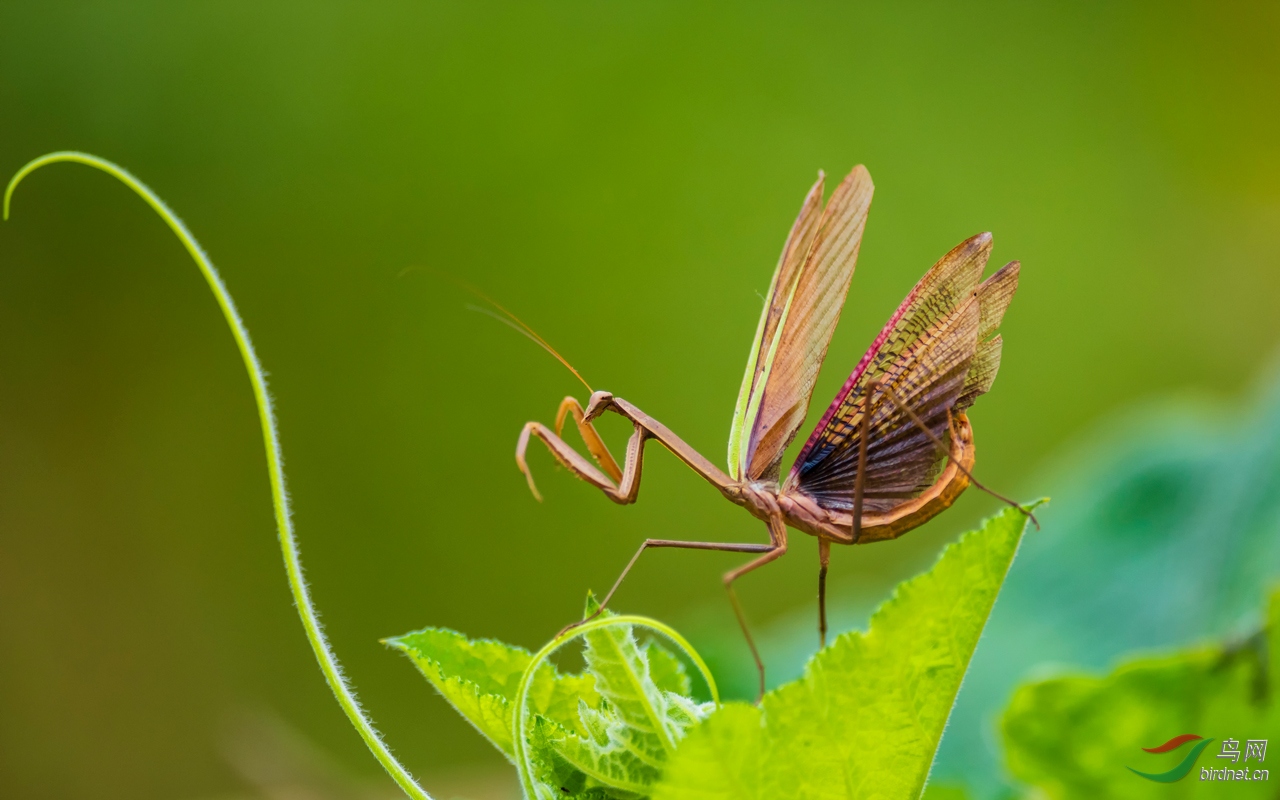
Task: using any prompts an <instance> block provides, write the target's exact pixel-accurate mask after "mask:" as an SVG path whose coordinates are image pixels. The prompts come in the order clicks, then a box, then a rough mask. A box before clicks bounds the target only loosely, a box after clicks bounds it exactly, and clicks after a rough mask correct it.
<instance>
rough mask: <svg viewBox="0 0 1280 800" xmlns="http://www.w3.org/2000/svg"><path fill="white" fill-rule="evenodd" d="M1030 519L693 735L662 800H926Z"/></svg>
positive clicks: (988, 534)
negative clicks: (932, 770) (959, 695)
mask: <svg viewBox="0 0 1280 800" xmlns="http://www.w3.org/2000/svg"><path fill="white" fill-rule="evenodd" d="M1026 523H1027V518H1026V517H1025V516H1024V515H1023V514H1022V513H1021V512H1019V511H1017V510H1015V509H1009V510H1006V511H1005V512H1004V513H1002V514H998V515H996V516H995V517H992V518H991V519H989V520H987V521H986V523H985V524H984V525H983V526H982V528H980V529H979V530H977V531H973V532H971V533H968V534H966V535H965V536H963V537H962V538H961V540H960V541H959V542H957V543H956V544H953V545H951V546H949V547H947V548H946V549H945V550H944V551H943V553H942V556H941V557H940V558H939V560H938V562H937V563H936V564H935V565H934V567H933V568H932V569H931V570H930V571H929V572H927V573H925V574H923V575H920V576H918V577H916V578H913V579H911V580H909V581H906V582H905V583H903V584H901V585H900V586H899V587H898V589H897V591H896V592H895V594H894V596H893V597H892V598H891V599H890V600H889V601H888V602H886V603H885V604H884V605H883V606H881V607H880V609H879V610H878V611H877V612H876V613H875V615H874V616H873V617H872V619H871V624H870V627H869V629H868V631H867V633H865V634H864V633H861V632H857V631H853V632H850V633H846V634H844V635H842V636H840V637H838V638H837V639H836V641H835V642H833V643H832V644H831V646H829V647H827V648H826V649H825V650H822V651H821V652H819V653H818V654H817V655H816V656H815V657H814V658H813V660H811V661H810V662H809V665H808V667H807V668H806V669H805V674H804V677H802V678H801V679H800V680H798V681H795V682H793V683H789V684H786V685H784V686H781V687H779V688H778V689H775V690H774V691H772V692H770V693H768V694H767V695H765V697H764V700H763V702H762V704H761V707H760V708H758V709H757V708H755V707H752V706H748V705H745V704H741V703H733V704H727V705H725V706H724V707H723V708H721V709H720V710H719V711H717V712H715V713H714V714H712V715H711V716H710V717H709V718H708V719H707V720H706V721H705V722H703V723H702V724H701V725H699V726H698V727H696V728H694V729H693V730H692V731H691V732H690V733H689V735H688V737H687V738H686V739H685V740H684V741H683V742H682V743H681V745H680V747H679V749H678V750H677V752H676V754H675V756H674V758H672V759H671V761H670V763H669V764H668V765H667V768H666V770H665V773H664V777H663V779H662V781H661V782H660V783H659V784H658V785H657V787H655V790H654V791H653V794H652V796H653V797H654V798H655V800H693V799H694V798H697V800H715V799H716V798H724V799H725V800H729V799H730V798H732V799H733V800H739V799H741V800H752V798H760V800H764V799H765V798H769V800H773V798H780V797H786V798H837V797H839V798H861V797H867V798H871V797H886V798H898V797H904V798H905V797H913V798H914V797H919V796H920V794H921V792H922V791H923V789H924V784H925V780H926V778H927V776H928V774H929V766H930V764H931V763H932V761H933V756H934V752H935V751H936V749H937V746H938V741H939V739H941V737H942V731H943V727H944V726H945V725H946V721H947V716H948V714H949V713H950V711H951V706H952V704H953V702H954V701H955V696H956V692H957V691H958V690H959V688H960V682H961V680H962V679H963V677H964V673H965V669H966V667H967V666H968V663H969V660H970V658H971V657H972V655H973V651H974V648H975V647H976V646H977V643H978V637H979V636H980V635H981V633H982V628H983V625H984V624H985V622H986V619H987V616H988V615H989V614H990V612H991V608H992V606H993V605H994V603H995V600H996V596H997V594H998V593H999V591H1000V586H1001V584H1002V583H1003V581H1004V577H1005V574H1006V573H1007V571H1008V569H1009V565H1010V564H1011V563H1012V561H1013V556H1014V553H1015V552H1016V551H1017V548H1018V543H1019V542H1020V541H1021V539H1022V534H1023V531H1024V530H1025V528H1026Z"/></svg>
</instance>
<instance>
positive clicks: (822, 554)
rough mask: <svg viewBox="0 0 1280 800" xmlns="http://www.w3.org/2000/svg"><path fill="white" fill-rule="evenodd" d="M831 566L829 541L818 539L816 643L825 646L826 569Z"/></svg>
mask: <svg viewBox="0 0 1280 800" xmlns="http://www.w3.org/2000/svg"><path fill="white" fill-rule="evenodd" d="M830 564H831V540H830V539H823V538H821V537H820V538H819V539H818V642H819V647H826V646H827V567H828V566H830Z"/></svg>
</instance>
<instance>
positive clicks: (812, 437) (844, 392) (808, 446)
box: [788, 283, 920, 482]
mask: <svg viewBox="0 0 1280 800" xmlns="http://www.w3.org/2000/svg"><path fill="white" fill-rule="evenodd" d="M919 292H920V284H919V283H917V284H916V285H915V286H913V287H911V291H910V292H908V293H907V296H906V298H904V299H903V301H902V304H901V305H899V306H898V310H897V311H895V312H893V316H892V317H889V321H888V322H886V323H885V324H884V328H882V329H881V330H880V333H879V335H877V336H876V340H875V341H874V342H872V343H871V347H869V348H867V352H866V353H864V354H863V355H862V359H861V360H860V361H858V366H856V367H854V369H853V374H851V375H850V376H849V379H848V380H846V381H845V382H844V386H841V387H840V391H838V392H836V397H835V399H834V400H832V401H831V405H829V406H827V410H826V412H824V413H823V415H822V419H820V420H818V424H817V425H815V426H814V428H813V433H811V434H809V439H808V441H806V442H805V443H804V449H803V450H801V451H800V455H799V456H797V457H796V461H795V463H794V464H793V465H792V466H791V475H790V476H789V479H788V481H789V482H790V481H791V480H792V479H794V478H795V476H796V473H797V472H798V471H799V470H800V466H801V465H802V464H804V463H805V461H806V460H807V459H808V457H809V451H810V450H812V449H813V446H814V445H815V444H817V443H818V439H820V438H821V437H822V432H823V431H825V430H826V429H827V423H829V422H831V418H832V417H833V416H835V413H836V411H838V410H839V409H840V405H841V404H842V403H844V401H845V398H847V397H848V396H849V393H850V392H852V391H853V387H855V386H857V385H858V381H859V380H860V379H861V378H862V373H864V372H866V370H867V366H868V365H870V364H871V360H872V359H874V358H875V357H876V354H878V353H879V352H880V348H881V347H883V346H884V343H885V340H886V339H888V338H889V335H890V334H891V333H893V329H894V328H895V327H896V326H897V324H898V321H899V320H901V319H902V315H903V314H906V313H907V309H908V308H910V307H911V303H912V302H914V301H915V299H916V295H917V294H918V293H919Z"/></svg>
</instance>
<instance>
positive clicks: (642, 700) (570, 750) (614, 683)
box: [531, 595, 710, 797]
mask: <svg viewBox="0 0 1280 800" xmlns="http://www.w3.org/2000/svg"><path fill="white" fill-rule="evenodd" d="M599 609H600V606H599V604H598V603H597V602H596V600H595V597H594V596H592V595H588V597H587V607H586V614H585V615H586V616H587V617H590V616H592V615H596V614H597V613H598V612H599ZM601 616H604V617H609V616H612V615H611V614H610V613H609V612H603V613H602V614H601ZM583 638H584V639H585V641H586V650H585V651H584V660H585V661H586V665H587V672H588V673H590V674H591V675H592V676H593V677H594V678H595V687H596V690H597V691H598V693H599V695H600V698H601V702H600V703H599V705H598V706H591V705H589V704H587V703H585V702H582V703H579V705H578V715H577V716H578V722H579V725H578V727H577V728H576V729H569V728H568V727H566V726H564V725H561V724H557V723H556V722H555V721H552V720H549V719H546V718H544V717H538V718H537V719H535V721H534V727H533V733H532V736H531V750H532V753H531V754H532V760H533V763H534V766H535V771H536V773H537V774H536V776H535V777H536V778H537V780H538V781H539V782H540V783H541V784H542V785H543V787H545V788H548V789H550V791H551V795H550V796H559V797H564V796H579V795H582V796H587V795H586V794H584V793H588V792H592V791H599V792H603V793H605V794H606V795H607V796H609V797H639V796H644V795H645V794H647V791H648V788H649V787H650V786H651V785H652V784H653V783H654V782H655V781H656V780H657V779H658V777H660V776H661V774H662V768H663V767H664V765H665V764H666V761H667V758H668V757H669V756H670V754H671V753H672V752H674V750H675V744H676V742H678V741H679V740H680V739H682V738H683V737H684V735H685V732H686V731H687V730H688V729H689V728H690V727H692V726H693V725H694V724H696V723H697V722H699V721H701V720H702V719H703V718H704V717H705V716H706V715H707V714H708V713H709V711H710V707H709V706H703V705H700V704H698V703H696V702H694V701H693V700H691V699H689V698H688V697H685V696H683V695H682V694H681V693H687V692H688V691H689V677H688V675H687V674H686V672H685V670H684V666H683V665H682V664H681V663H680V662H679V660H678V659H676V658H675V656H674V655H673V654H671V653H670V651H668V650H666V649H665V648H663V647H662V646H661V645H658V644H657V643H656V642H650V643H649V644H648V645H646V646H645V647H643V648H642V647H640V645H639V644H638V643H637V641H636V638H635V632H634V630H633V629H632V627H631V626H629V625H627V626H616V627H609V628H602V629H599V630H595V631H591V632H589V633H586V634H585V635H584V637H583ZM651 659H652V661H651Z"/></svg>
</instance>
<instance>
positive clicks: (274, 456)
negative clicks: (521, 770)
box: [4, 151, 581, 800]
mask: <svg viewBox="0 0 1280 800" xmlns="http://www.w3.org/2000/svg"><path fill="white" fill-rule="evenodd" d="M61 161H68V162H72V163H76V164H84V165H87V166H90V167H93V168H94V169H99V170H101V171H103V172H105V173H107V174H108V175H111V176H113V177H115V178H116V179H118V180H119V181H120V182H121V183H123V184H124V185H125V186H128V187H129V188H130V189H132V190H133V191H134V192H136V193H137V194H138V196H140V197H141V198H142V199H143V200H145V201H146V203H147V205H149V206H151V208H152V209H153V210H154V211H155V212H156V213H157V214H159V215H160V218H161V219H163V220H164V221H165V224H167V225H168V226H169V229H170V230H172V231H173V232H174V234H176V235H177V237H178V239H179V240H180V241H181V242H182V245H183V247H185V248H186V249H187V252H188V253H189V254H190V255H191V258H192V259H194V260H195V262H196V266H197V267H199V268H200V273H201V274H202V275H204V279H205V282H206V283H208V284H209V289H210V290H211V291H212V292H213V296H214V299H216V300H217V301H218V307H219V308H221V309H222V316H223V318H224V319H225V320H226V321H227V325H228V326H229V327H230V328H231V336H232V338H234V339H235V341H236V347H237V348H239V350H240V358H241V360H243V361H244V366H245V370H246V371H247V372H248V373H249V383H250V384H251V385H252V386H253V399H254V401H255V403H256V404H257V407H258V419H259V420H260V421H261V423H262V443H263V446H264V447H265V448H266V454H267V476H268V478H269V479H270V481H271V502H272V505H273V506H274V507H275V515H276V529H277V531H278V532H279V538H280V551H281V553H282V554H283V555H284V569H285V574H286V575H287V576H288V578H289V589H290V591H292V592H293V599H294V601H295V602H296V603H297V606H298V616H299V617H301V618H302V627H303V629H304V630H305V631H306V633H307V641H308V642H310V643H311V649H312V650H313V651H314V652H315V654H316V660H317V661H319V662H320V671H321V672H323V673H324V677H325V680H326V681H328V682H329V688H330V689H332V690H333V696H334V697H335V698H336V699H337V701H338V705H340V706H342V710H343V711H344V712H346V715H347V719H349V720H351V724H352V725H354V726H355V729H356V731H357V732H358V733H359V734H360V738H361V739H364V743H365V744H366V745H368V747H369V750H370V751H371V752H372V753H373V756H374V758H376V759H378V762H379V763H380V764H382V767H383V768H384V769H385V770H386V771H387V773H388V774H389V775H390V776H391V778H392V779H393V780H394V781H395V782H396V784H397V785H399V787H400V788H401V789H403V790H404V792H405V794H407V795H409V796H410V797H412V798H414V800H432V798H431V795H429V794H427V792H426V790H425V789H423V788H422V787H421V786H419V785H418V783H417V782H416V781H415V780H414V779H413V776H412V775H410V774H409V771H408V770H407V769H405V768H404V766H403V765H402V764H401V763H400V762H399V761H397V760H396V757H395V756H393V755H392V754H391V750H390V749H388V747H387V745H386V743H385V742H384V741H382V737H381V736H380V735H379V734H378V731H377V729H375V728H374V727H373V723H372V722H371V721H370V720H369V718H368V716H367V715H366V714H365V712H364V709H363V708H361V707H360V701H359V700H357V699H356V695H355V691H354V690H353V689H352V688H351V685H350V684H349V683H348V682H347V679H346V676H345V675H343V672H342V666H341V665H340V664H339V663H338V657H337V656H336V655H334V653H333V649H332V648H331V647H330V646H329V640H328V639H327V638H326V637H325V635H324V629H323V628H322V627H321V626H320V620H319V618H318V616H317V615H316V609H315V606H314V605H313V604H312V602H311V594H310V592H309V591H308V590H307V582H306V579H305V578H304V577H303V573H302V560H301V557H300V556H299V553H298V539H297V536H296V535H295V534H294V531H293V521H292V519H291V514H290V511H289V494H288V492H287V491H286V490H285V480H284V468H283V466H282V465H281V458H280V437H279V435H278V433H277V426H276V417H275V412H274V411H273V410H272V407H271V395H270V394H268V393H267V380H266V377H265V375H264V374H263V371H262V365H261V364H259V363H258V357H257V355H256V354H255V353H254V351H253V343H252V342H251V341H250V339H249V331H248V330H247V329H246V328H245V326H244V323H243V322H242V321H241V320H240V315H239V313H237V312H236V307H235V303H233V302H232V301H231V295H230V294H229V293H228V292H227V287H226V286H225V285H223V283H222V278H221V277H220V276H219V275H218V271H217V269H215V268H214V266H213V262H212V261H210V260H209V256H207V255H206V254H205V252H204V250H203V249H202V248H201V247H200V244H199V243H198V242H197V241H196V239H195V237H194V236H192V235H191V231H189V230H187V226H186V225H184V224H183V223H182V220H180V219H179V218H178V215H177V214H175V213H173V210H172V209H170V208H169V207H168V206H167V205H165V203H164V201H163V200H161V199H160V198H159V197H158V196H157V195H156V193H155V192H153V191H151V189H150V188H148V187H147V185H146V184H144V183H143V182H142V181H140V180H138V179H137V178H135V177H134V176H133V175H131V174H129V173H128V172H127V171H126V170H125V169H123V168H122V167H120V166H118V165H116V164H113V163H111V162H110V161H107V160H105V159H102V158H98V157H97V156H92V155H89V154H87V153H78V152H74V151H61V152H57V153H49V154H47V155H43V156H40V157H39V158H37V159H35V160H34V161H31V162H29V163H27V165H26V166H24V167H23V168H22V169H20V170H18V172H17V174H16V175H14V176H13V179H12V180H10V181H9V187H8V188H7V189H6V190H5V193H4V219H6V220H7V219H9V200H10V198H11V197H12V196H13V191H14V189H16V188H17V187H18V184H19V183H20V182H21V181H22V179H23V178H25V177H26V176H28V175H30V174H31V173H32V172H35V171H36V170H37V169H39V168H41V167H43V166H45V165H47V164H56V163H58V162H61ZM490 302H492V301H490ZM494 305H497V304H496V303H495V304H494ZM499 307H500V306H499ZM544 346H545V345H544ZM548 349H549V348H548ZM552 352H553V353H554V352H555V351H554V350H553V351H552ZM561 360H562V361H563V359H561ZM566 365H567V362H566ZM570 369H573V368H572V367H570ZM574 374H575V375H576V374H577V372H576V371H575V372H574ZM579 377H581V376H579Z"/></svg>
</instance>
